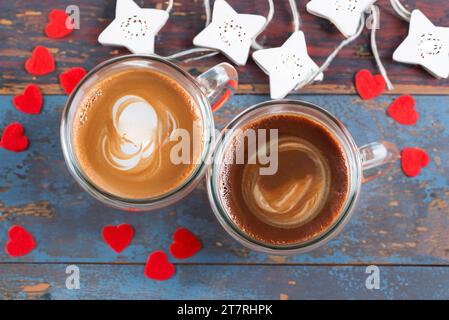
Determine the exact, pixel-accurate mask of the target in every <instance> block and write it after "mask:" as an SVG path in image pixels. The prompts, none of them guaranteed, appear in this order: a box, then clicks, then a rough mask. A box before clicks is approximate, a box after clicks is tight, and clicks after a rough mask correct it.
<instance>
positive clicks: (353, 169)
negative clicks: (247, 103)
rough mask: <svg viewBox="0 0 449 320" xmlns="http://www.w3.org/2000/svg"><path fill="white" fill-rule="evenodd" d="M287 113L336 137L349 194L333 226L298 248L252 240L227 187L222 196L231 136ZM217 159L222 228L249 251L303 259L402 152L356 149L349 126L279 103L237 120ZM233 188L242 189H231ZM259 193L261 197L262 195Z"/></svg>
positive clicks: (210, 185)
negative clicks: (231, 204)
mask: <svg viewBox="0 0 449 320" xmlns="http://www.w3.org/2000/svg"><path fill="white" fill-rule="evenodd" d="M286 114H293V115H299V116H302V117H305V118H308V119H311V120H313V121H314V122H316V123H318V124H320V125H321V126H323V127H324V128H325V129H327V130H326V131H328V132H330V133H331V134H332V136H333V138H334V139H335V140H336V141H337V142H338V144H339V145H340V146H341V149H342V154H344V157H345V158H346V165H347V171H348V172H347V173H346V174H347V177H348V179H347V180H348V189H347V195H346V197H345V200H344V201H343V202H342V206H340V208H341V210H339V212H338V214H337V215H336V216H337V218H336V219H335V220H334V221H333V223H332V224H331V225H329V227H326V228H324V230H322V231H320V232H319V233H318V234H315V235H314V236H313V237H312V238H308V239H307V240H305V241H303V242H300V243H297V242H295V243H288V244H286V243H283V244H273V243H269V242H267V241H261V240H260V238H257V237H255V236H250V234H249V232H245V230H243V229H245V227H242V226H239V225H238V224H237V223H236V222H235V220H234V219H233V218H232V217H231V215H232V214H233V213H232V212H231V211H232V210H231V209H229V208H230V207H229V206H228V205H227V204H226V201H228V200H229V198H226V197H229V193H230V190H229V189H230V188H225V193H227V194H228V195H227V196H225V195H224V192H223V189H222V188H223V181H222V180H221V178H222V177H223V167H222V165H223V163H224V162H225V160H226V159H230V157H229V154H228V153H229V152H230V150H231V149H232V148H233V147H232V146H233V143H235V142H234V141H235V139H234V138H233V137H235V135H233V133H232V132H242V129H244V128H246V127H247V125H248V124H250V123H255V121H257V120H258V119H262V118H265V117H267V116H270V115H286ZM239 141H242V139H239ZM259 151H260V150H258V151H257V152H259ZM265 151H266V150H265ZM265 151H263V152H265ZM248 156H249V155H248ZM213 157H214V161H213V163H212V164H211V166H210V167H209V169H208V171H207V190H208V196H209V200H210V203H211V206H212V209H213V212H214V213H215V215H216V217H217V219H218V221H219V222H220V224H221V225H222V226H223V228H224V229H225V230H226V231H227V232H228V233H229V234H230V235H231V236H232V237H233V238H234V239H235V240H237V241H238V242H240V243H241V244H243V245H244V246H246V247H247V248H249V249H252V250H256V251H261V252H264V253H268V254H299V253H304V252H307V251H310V250H313V249H316V248H318V247H320V246H322V245H323V244H325V243H327V242H328V241H329V240H330V239H332V238H333V237H335V236H336V235H337V234H338V233H339V232H340V231H341V230H342V229H343V227H344V226H345V224H346V223H347V222H348V221H349V219H350V217H351V214H352V213H353V211H354V209H355V207H356V204H357V201H358V199H359V196H360V192H361V186H362V183H363V182H366V181H368V180H371V179H373V178H376V177H377V176H379V175H382V174H384V173H385V172H387V171H388V170H390V169H391V168H392V166H393V165H394V162H395V160H396V159H397V158H398V151H397V149H396V147H395V146H394V145H392V144H390V143H387V142H376V143H371V144H369V145H366V146H364V147H361V148H358V147H357V146H356V144H355V142H354V139H353V137H352V136H351V134H350V133H349V131H348V130H347V129H346V127H345V126H344V125H343V124H342V123H341V122H340V121H339V120H338V119H337V118H335V117H334V116H333V115H332V114H330V113H329V112H327V111H326V110H324V109H322V108H320V107H318V106H316V105H313V104H311V103H307V102H303V101H294V100H281V101H269V102H264V103H261V104H258V105H255V106H253V107H250V108H249V109H247V110H245V111H244V112H242V113H240V114H239V115H238V116H237V117H236V118H234V119H233V120H232V121H231V122H230V123H229V124H228V125H227V127H226V128H225V129H224V130H223V132H222V134H221V137H220V139H217V145H216V148H215V150H214V154H213ZM231 158H232V157H231ZM232 161H234V160H232ZM287 175H288V173H287ZM237 176H238V175H237ZM225 179H228V180H229V179H230V177H229V176H226V178H225ZM242 179H243V178H242ZM233 182H234V181H233ZM233 182H232V183H233ZM231 188H242V187H241V186H240V185H239V186H234V185H233V186H231ZM259 189H260V188H259ZM259 189H258V190H259ZM257 194H258V195H260V190H259V193H257ZM239 197H240V196H239ZM242 199H244V200H243V202H246V201H247V200H246V199H245V197H242ZM263 204H264V203H263ZM234 218H235V217H234ZM245 219H247V218H245ZM281 232H282V231H281ZM284 232H285V231H284ZM281 236H282V234H281Z"/></svg>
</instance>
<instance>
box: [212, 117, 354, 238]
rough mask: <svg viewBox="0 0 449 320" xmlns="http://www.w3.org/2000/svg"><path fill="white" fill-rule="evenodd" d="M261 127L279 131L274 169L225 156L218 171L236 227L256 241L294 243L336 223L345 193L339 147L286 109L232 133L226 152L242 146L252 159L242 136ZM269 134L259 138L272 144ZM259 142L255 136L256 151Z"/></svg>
mask: <svg viewBox="0 0 449 320" xmlns="http://www.w3.org/2000/svg"><path fill="white" fill-rule="evenodd" d="M259 129H265V130H267V131H269V130H270V129H277V130H278V138H277V150H278V151H277V155H278V157H277V158H278V160H277V161H278V167H277V171H276V172H275V174H272V175H262V174H261V172H262V171H260V169H261V168H262V167H263V166H262V165H261V163H260V161H253V162H249V161H245V163H243V164H238V163H229V162H227V161H224V162H223V163H222V164H221V167H220V175H219V176H220V178H219V179H220V181H219V188H220V195H221V199H222V204H223V206H224V208H225V210H226V211H227V212H228V215H229V218H230V219H231V220H232V221H233V223H234V224H235V225H236V226H237V227H238V229H240V230H241V231H243V232H244V233H246V234H247V235H248V236H250V237H252V238H254V239H256V240H258V241H260V242H263V243H266V244H271V245H292V244H299V243H302V242H304V241H307V240H310V239H312V238H314V237H316V236H317V235H319V234H321V233H323V231H326V230H327V229H329V228H330V227H331V226H332V225H333V224H334V223H335V222H336V220H337V219H338V218H339V215H340V213H341V211H342V208H343V206H344V204H345V202H346V200H347V198H348V194H349V191H348V188H349V173H348V165H347V161H346V157H345V154H344V151H343V147H342V146H341V145H340V143H339V142H338V141H337V139H336V138H335V137H334V135H333V134H332V133H331V132H330V131H329V130H328V129H326V128H325V127H324V126H323V125H321V124H320V123H319V122H317V121H315V120H313V119H312V118H309V117H306V116H302V115H298V114H294V113H284V114H277V115H276V114H275V115H271V116H265V117H263V118H259V119H257V120H254V121H253V122H251V123H249V124H247V125H246V126H245V127H244V128H243V129H242V130H241V131H238V132H237V133H234V136H233V137H232V140H231V141H232V142H231V143H230V144H229V147H228V149H227V150H225V157H229V154H235V153H236V152H237V150H242V149H244V150H245V154H246V156H245V157H246V160H248V159H251V158H254V157H253V155H251V154H250V153H251V151H248V149H249V148H248V143H247V142H246V141H247V139H246V138H245V137H248V136H249V135H247V134H246V133H247V131H248V130H255V131H256V132H257V131H258V130H259ZM269 137H270V135H269V134H268V133H267V138H266V141H263V142H262V143H265V142H266V143H267V144H268V145H273V141H270V138H269ZM260 146H261V144H260V141H258V148H259V152H260ZM267 149H268V148H267ZM271 149H273V148H271ZM271 151H273V150H271ZM234 158H236V157H234Z"/></svg>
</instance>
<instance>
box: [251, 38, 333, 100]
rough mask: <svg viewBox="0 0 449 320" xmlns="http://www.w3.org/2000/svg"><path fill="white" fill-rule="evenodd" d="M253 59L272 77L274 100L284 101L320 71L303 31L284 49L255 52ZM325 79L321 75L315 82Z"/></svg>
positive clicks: (283, 46)
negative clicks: (311, 56)
mask: <svg viewBox="0 0 449 320" xmlns="http://www.w3.org/2000/svg"><path fill="white" fill-rule="evenodd" d="M253 59H254V61H256V63H257V64H258V65H259V67H260V68H261V69H262V70H263V71H264V72H265V73H266V74H268V76H269V77H270V92H271V98H272V99H283V98H284V97H285V96H286V95H288V94H289V93H290V91H292V90H293V89H295V88H296V87H297V86H298V85H299V84H301V83H303V82H307V81H308V80H309V79H310V77H311V76H312V74H313V73H314V72H316V71H317V70H318V69H319V68H318V66H317V65H316V64H315V62H313V60H312V59H311V58H310V57H309V54H308V53H307V45H306V40H305V37H304V33H303V32H302V31H296V32H295V33H293V34H292V35H291V36H290V38H288V39H287V41H286V42H285V43H284V44H283V45H282V47H278V48H271V49H263V50H258V51H256V52H254V53H253ZM323 77H324V76H323V73H320V74H319V75H318V76H317V77H316V78H315V79H314V80H318V81H321V80H323Z"/></svg>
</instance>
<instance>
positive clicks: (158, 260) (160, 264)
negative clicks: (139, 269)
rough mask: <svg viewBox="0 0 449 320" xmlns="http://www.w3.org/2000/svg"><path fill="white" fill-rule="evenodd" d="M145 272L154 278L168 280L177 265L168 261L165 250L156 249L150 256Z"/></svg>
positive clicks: (147, 275)
mask: <svg viewBox="0 0 449 320" xmlns="http://www.w3.org/2000/svg"><path fill="white" fill-rule="evenodd" d="M144 274H145V276H146V277H148V278H150V279H153V280H159V281H162V280H168V279H170V278H171V277H172V276H173V275H174V274H175V265H174V264H173V263H170V262H168V257H167V255H166V254H165V252H163V251H155V252H153V253H152V254H150V256H149V257H148V261H147V264H146V265H145V271H144Z"/></svg>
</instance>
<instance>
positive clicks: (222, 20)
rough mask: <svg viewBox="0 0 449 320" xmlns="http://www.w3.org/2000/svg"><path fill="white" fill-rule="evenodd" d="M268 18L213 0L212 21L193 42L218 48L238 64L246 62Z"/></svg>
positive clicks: (206, 46) (222, 0) (221, 0)
mask: <svg viewBox="0 0 449 320" xmlns="http://www.w3.org/2000/svg"><path fill="white" fill-rule="evenodd" d="M266 21H267V19H266V18H265V17H263V16H258V15H254V14H239V13H237V12H236V11H235V10H234V9H232V7H231V6H230V5H229V4H228V3H227V2H226V1H224V0H216V1H215V4H214V10H213V13H212V22H211V23H210V24H209V25H208V26H207V27H206V28H205V29H204V30H203V31H201V32H200V33H199V34H198V35H197V36H196V37H195V39H193V44H194V45H196V46H199V47H205V48H209V49H216V50H219V51H221V52H222V53H223V54H224V55H226V56H227V57H228V58H229V59H231V60H232V61H233V62H234V63H235V64H237V65H245V64H246V61H247V60H248V56H249V50H250V48H251V44H252V42H253V39H255V38H256V37H257V36H258V35H259V33H260V32H262V30H263V27H264V26H265V22H266Z"/></svg>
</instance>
